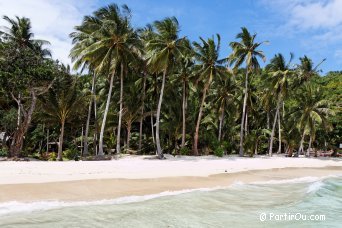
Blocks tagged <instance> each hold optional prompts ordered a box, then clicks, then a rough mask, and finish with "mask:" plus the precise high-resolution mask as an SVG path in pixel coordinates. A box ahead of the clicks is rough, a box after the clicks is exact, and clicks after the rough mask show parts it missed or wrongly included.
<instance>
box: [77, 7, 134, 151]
mask: <svg viewBox="0 0 342 228" xmlns="http://www.w3.org/2000/svg"><path fill="white" fill-rule="evenodd" d="M130 20H131V11H130V9H129V8H128V7H127V6H126V5H123V6H122V10H120V8H119V7H118V6H117V5H116V4H111V5H108V6H106V7H103V8H100V9H99V10H97V11H95V12H94V16H87V17H85V18H84V21H83V25H81V26H80V27H76V28H75V29H76V30H78V31H79V32H76V33H72V34H71V37H73V38H74V41H75V43H76V44H75V46H74V48H73V50H72V51H71V56H72V57H73V58H74V61H76V65H77V66H79V65H80V63H83V62H85V61H89V62H90V63H91V64H92V65H93V66H95V71H96V72H98V73H107V74H109V81H110V83H109V86H110V88H109V91H108V97H107V102H106V107H105V112H104V115H103V120H102V125H101V132H100V139H99V153H98V154H99V155H103V154H104V152H103V135H104V130H105V124H106V119H107V115H108V110H109V106H110V100H111V95H112V90H113V81H114V76H115V74H116V72H117V70H118V69H120V101H119V103H120V109H119V123H118V134H117V137H118V140H117V147H116V149H117V153H120V132H121V131H120V130H121V119H122V101H123V77H124V72H125V67H126V65H127V63H128V60H129V59H131V58H132V57H133V56H134V54H135V53H136V51H137V49H136V44H137V43H138V41H139V40H138V36H137V34H136V32H135V31H134V30H133V28H132V27H131V24H130ZM84 27H86V31H87V32H86V33H85V34H84V33H83V30H82V29H84Z"/></svg>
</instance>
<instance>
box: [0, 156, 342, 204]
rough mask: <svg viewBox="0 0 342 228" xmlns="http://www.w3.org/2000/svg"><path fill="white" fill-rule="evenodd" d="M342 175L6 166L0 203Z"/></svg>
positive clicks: (144, 165)
mask: <svg viewBox="0 0 342 228" xmlns="http://www.w3.org/2000/svg"><path fill="white" fill-rule="evenodd" d="M341 174H342V160H340V159H314V158H281V157H273V158H268V157H265V158H263V157H260V158H238V157H230V158H223V159H222V158H221V159H217V158H214V157H206V158H203V157H200V158H189V157H183V158H177V159H176V158H174V159H168V160H161V161H160V160H150V159H144V157H130V158H124V159H120V160H113V161H98V162H1V163H0V202H6V201H14V200H15V201H25V202H28V201H40V200H63V201H80V200H102V199H113V198H117V197H122V196H131V195H146V194H155V193H160V192H164V191H177V190H183V189H194V188H213V187H225V186H229V185H230V184H232V183H234V182H244V183H251V182H257V181H269V180H283V179H293V178H300V177H308V176H311V177H322V176H329V175H341Z"/></svg>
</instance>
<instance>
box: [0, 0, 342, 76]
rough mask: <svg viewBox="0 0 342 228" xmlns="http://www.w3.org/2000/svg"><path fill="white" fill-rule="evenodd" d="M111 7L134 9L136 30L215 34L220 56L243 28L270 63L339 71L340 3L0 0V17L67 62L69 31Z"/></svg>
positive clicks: (192, 36) (328, 0) (310, 0)
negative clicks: (281, 59)
mask: <svg viewBox="0 0 342 228" xmlns="http://www.w3.org/2000/svg"><path fill="white" fill-rule="evenodd" d="M113 2H115V3H117V4H118V5H122V4H127V5H128V6H129V7H130V8H131V9H132V11H133V24H134V26H136V27H142V26H144V25H146V24H147V23H151V22H153V21H154V20H160V19H163V18H164V17H167V16H176V17H177V19H178V20H179V22H180V25H181V35H182V36H187V37H189V38H190V39H191V40H198V37H199V36H201V37H204V38H207V37H211V36H212V35H214V34H216V33H219V34H220V35H221V41H222V43H221V56H222V57H225V56H227V55H228V54H229V52H230V51H231V50H230V48H229V46H228V44H229V42H230V41H232V40H234V39H235V35H236V34H237V33H238V32H239V31H240V27H242V26H245V27H247V28H248V29H249V30H250V31H251V32H253V33H254V32H255V33H257V34H258V35H257V38H258V41H264V40H268V41H269V42H270V43H269V44H268V45H265V46H263V47H262V48H261V49H263V50H264V51H265V54H266V56H267V58H268V60H269V59H270V58H272V57H273V56H274V54H276V53H278V52H280V53H283V54H284V55H285V56H289V53H290V52H293V53H294V54H295V57H296V59H298V58H299V57H301V56H303V55H304V54H306V55H308V56H309V57H311V58H312V59H313V60H314V62H315V63H318V62H320V61H321V60H322V59H323V58H327V61H326V62H325V63H324V64H323V65H321V67H320V68H321V69H322V70H323V72H327V71H331V70H342V0H241V1H234V0H226V1H225V0H211V1H205V0H197V1H185V0H173V1H161V0H160V1H154V0H139V1H138V0H117V1H108V0H102V1H100V0H83V1H77V0H64V1H59V0H15V1H13V0H10V1H9V0H0V15H1V16H2V15H8V16H14V15H19V16H26V17H29V18H31V19H32V25H33V30H34V32H35V33H36V36H37V37H38V38H45V39H47V40H50V41H51V43H52V45H51V49H52V51H53V53H54V57H56V58H58V59H60V60H61V61H62V62H65V63H70V60H69V59H68V52H69V50H70V47H71V44H70V39H69V38H68V34H69V33H70V32H71V31H72V28H73V26H74V25H77V24H79V23H80V22H81V20H82V17H83V16H84V15H87V14H91V13H92V12H93V11H94V10H96V9H97V8H98V7H100V6H104V5H106V4H110V3H113ZM0 25H4V22H3V21H1V22H0Z"/></svg>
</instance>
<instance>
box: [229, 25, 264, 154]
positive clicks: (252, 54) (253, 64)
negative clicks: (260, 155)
mask: <svg viewBox="0 0 342 228" xmlns="http://www.w3.org/2000/svg"><path fill="white" fill-rule="evenodd" d="M241 30H242V31H241V32H240V33H238V34H237V35H236V38H237V39H240V42H230V44H229V45H230V47H231V48H232V50H233V52H232V53H231V54H230V56H229V57H228V59H229V65H231V66H233V65H234V67H233V69H234V70H237V69H238V67H239V66H241V65H242V64H243V63H244V62H245V64H246V77H245V90H244V99H243V106H242V116H241V127H240V145H239V147H240V151H239V155H240V156H243V154H244V151H243V131H244V126H245V117H246V105H247V97H248V76H249V74H251V73H253V72H255V71H258V70H259V69H260V65H259V62H258V57H259V58H261V59H262V60H263V61H264V62H265V61H266V57H265V55H264V53H263V52H262V51H260V50H258V49H257V48H258V47H259V46H260V45H261V44H263V43H266V41H263V42H260V43H258V42H255V37H256V35H257V34H253V35H251V34H250V33H249V31H248V30H247V28H245V27H242V28H241Z"/></svg>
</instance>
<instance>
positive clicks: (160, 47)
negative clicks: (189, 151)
mask: <svg viewBox="0 0 342 228" xmlns="http://www.w3.org/2000/svg"><path fill="white" fill-rule="evenodd" d="M153 26H154V28H155V29H156V31H155V34H154V35H153V38H152V39H151V40H149V41H148V42H147V44H146V49H147V51H148V56H149V60H148V62H147V64H148V66H149V67H150V69H151V70H152V72H154V73H161V72H162V73H163V77H162V85H161V89H160V95H159V101H158V107H157V119H156V133H155V134H156V146H157V155H158V157H159V158H160V159H162V158H163V152H162V149H161V146H160V136H159V134H160V132H159V129H160V112H161V105H162V102H163V95H164V88H165V81H166V75H167V74H168V73H169V71H171V67H172V65H173V64H174V63H175V61H176V59H177V58H178V57H179V56H181V54H182V51H183V50H184V49H185V48H186V47H185V45H184V40H185V39H184V38H179V37H178V33H179V24H178V21H177V19H176V18H175V17H168V18H165V19H164V20H162V21H155V22H154V24H153Z"/></svg>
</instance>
